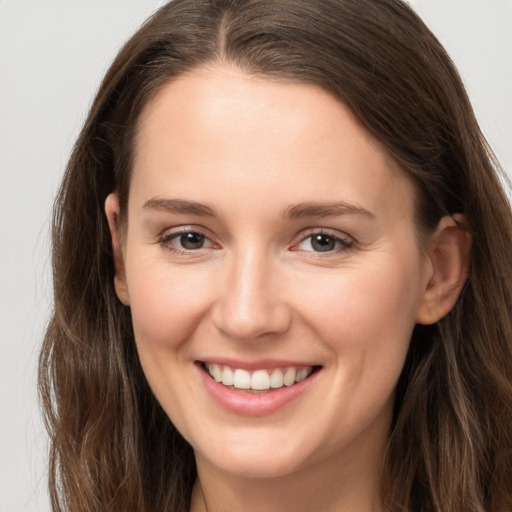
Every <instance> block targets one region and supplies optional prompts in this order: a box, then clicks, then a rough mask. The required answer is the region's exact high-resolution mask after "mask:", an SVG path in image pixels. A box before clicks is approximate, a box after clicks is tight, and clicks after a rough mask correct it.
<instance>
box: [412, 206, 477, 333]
mask: <svg viewBox="0 0 512 512" xmlns="http://www.w3.org/2000/svg"><path fill="white" fill-rule="evenodd" d="M464 225H465V218H464V216H463V215H461V214H455V215H453V216H447V217H443V218H442V219H441V220H440V221H439V224H438V226H437V228H436V230H435V232H434V234H433V235H432V237H431V240H430V243H429V244H428V245H427V248H426V253H427V254H426V258H427V260H428V261H427V263H428V274H427V276H426V278H425V281H426V284H425V290H424V295H423V299H422V301H421V303H420V305H419V307H418V311H417V315H416V321H417V322H418V323H420V324H424V325H428V324H433V323H435V322H437V321H438V320H440V319H441V318H443V317H444V316H445V315H447V314H448V313H449V312H450V311H451V310H452V308H453V307H454V306H455V303H456V302H457V299H458V298H459V295H460V292H461V290H462V288H463V286H464V283H465V282H466V278H467V275H468V269H469V260H470V254H471V235H470V233H469V232H468V230H467V229H465V228H464Z"/></svg>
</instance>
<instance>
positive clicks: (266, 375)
mask: <svg viewBox="0 0 512 512" xmlns="http://www.w3.org/2000/svg"><path fill="white" fill-rule="evenodd" d="M206 369H207V370H208V373H209V374H210V375H211V376H212V377H213V378H214V379H215V381H217V382H221V383H222V384H224V386H234V387H235V388H237V389H253V390H256V391H265V390H267V389H270V388H272V389H279V388H282V387H283V386H292V385H293V384H295V383H296V382H302V381H303V380H304V379H306V378H307V377H309V376H310V375H311V372H312V371H313V367H312V366H303V367H300V368H298V369H297V368H295V367H293V366H291V367H288V368H284V369H281V368H275V369H274V370H256V371H255V372H253V373H252V374H251V373H249V372H248V371H247V370H243V369H241V368H236V369H233V368H231V367H229V366H225V365H219V364H206ZM283 370H284V373H283Z"/></svg>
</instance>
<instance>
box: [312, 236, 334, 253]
mask: <svg viewBox="0 0 512 512" xmlns="http://www.w3.org/2000/svg"><path fill="white" fill-rule="evenodd" d="M335 244H336V241H335V240H334V237H332V236H329V235H315V236H314V237H313V239H312V240H311V245H312V247H313V249H314V250H315V251H318V252H326V251H332V250H333V249H334V246H335Z"/></svg>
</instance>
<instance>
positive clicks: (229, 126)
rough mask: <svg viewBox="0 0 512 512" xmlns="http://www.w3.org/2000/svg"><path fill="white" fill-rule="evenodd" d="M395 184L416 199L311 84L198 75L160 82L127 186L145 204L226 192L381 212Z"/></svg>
mask: <svg viewBox="0 0 512 512" xmlns="http://www.w3.org/2000/svg"><path fill="white" fill-rule="evenodd" d="M397 187H398V189H400V192H399V193H400V194H401V196H402V198H404V199H405V201H406V202H408V201H409V202H412V195H413V194H412V186H411V184H410V183H409V179H408V178H407V177H406V175H405V174H404V173H403V172H402V171H401V170H399V169H398V168H397V166H396V165H395V164H394V162H393V160H392V159H391V158H390V157H389V155H388V154H387V152H386V151H385V150H384V149H383V148H382V147H381V145H380V144H379V143H378V142H377V141H376V140H375V139H374V138H373V137H372V136H371V135H370V134H369V133H368V132H367V130H365V129H364V128H363V127H362V126H361V125H360V123H359V122H358V120H357V119H356V118H355V116H354V115H353V114H352V113H351V111H350V110H349V109H348V108H347V107H346V106H345V105H344V104H343V103H342V102H340V101H339V100H337V99H336V98H334V97H333V96H332V95H331V94H329V93H328V92H326V91H325V90H323V89H321V88H320V87H316V86H313V85H309V84H298V83H289V82H278V81H275V80H267V79H262V78H258V77H253V76H249V75H247V74H245V73H243V72H241V71H239V70H235V69H232V68H205V69H200V70H196V71H193V72H190V73H187V74H184V75H182V76H180V77H178V78H177V79H176V80H174V81H172V82H170V83H168V84H166V85H165V86H164V87H163V88H162V89H161V90H160V91H159V92H158V93H157V94H156V95H155V97H154V98H153V100H152V101H151V102H150V103H149V104H148V105H147V107H146V108H145V110H144V112H143V114H142V115H141V118H140V121H139V130H138V134H137V141H136V150H135V158H134V170H133V177H132V188H133V192H134V195H137V196H140V200H141V201H143V200H144V198H143V196H145V199H146V200H147V199H148V198H150V197H154V196H159V195H162V194H166V195H169V194H170V195H171V196H181V195H190V193H192V194H193V195H194V198H193V199H194V200H198V201H205V202H209V201H210V200H211V195H212V194H214V193H217V192H222V191H224V193H225V194H229V196H230V197H231V198H234V197H237V195H239V196H244V195H247V194H249V195H250V197H251V198H254V197H259V198H260V200H261V198H264V199H265V200H266V201H267V202H268V205H269V206H270V204H271V203H272V202H273V201H274V199H281V200H283V199H286V200H289V201H291V202H303V201H308V200H319V199H322V200H325V201H329V200H331V201H337V200H351V201H352V202H356V203H357V202H362V201H363V200H364V201H365V202H366V206H365V207H371V208H377V207H379V205H380V203H383V202H386V201H387V202H389V199H390V194H396V192H397ZM276 189H278V190H280V192H281V193H280V194H278V195H277V197H274V196H275V195H276V194H272V195H271V197H270V196H269V190H271V191H275V190H276ZM131 195H132V194H131ZM394 197H395V198H396V197H397V196H396V195H394ZM380 206H382V205H380Z"/></svg>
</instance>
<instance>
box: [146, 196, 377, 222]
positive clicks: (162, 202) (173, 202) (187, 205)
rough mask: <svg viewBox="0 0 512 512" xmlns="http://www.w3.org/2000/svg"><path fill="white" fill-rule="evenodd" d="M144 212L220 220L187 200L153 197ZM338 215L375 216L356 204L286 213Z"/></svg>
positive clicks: (302, 206) (301, 206) (312, 205)
mask: <svg viewBox="0 0 512 512" xmlns="http://www.w3.org/2000/svg"><path fill="white" fill-rule="evenodd" d="M142 209H143V210H156V211H163V212H169V213H188V214H191V215H200V216H206V217H215V218H218V217H219V215H218V214H217V213H216V212H215V210H214V209H213V208H212V207H210V206H208V205H205V204H203V203H198V202H196V201H190V200H187V199H166V198H160V197H153V198H152V199H148V200H147V201H146V202H145V203H144V204H143V206H142ZM338 215H364V216H366V217H370V218H373V217H375V215H374V214H373V213H371V212H370V211H368V210H367V209H365V208H363V207H362V206H359V205H356V204H350V203H346V202H341V201H340V202H331V203H317V202H307V203H298V204H295V205H291V206H289V207H288V208H287V209H286V211H285V217H287V218H290V219H303V218H307V217H317V218H322V217H334V216H338Z"/></svg>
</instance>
